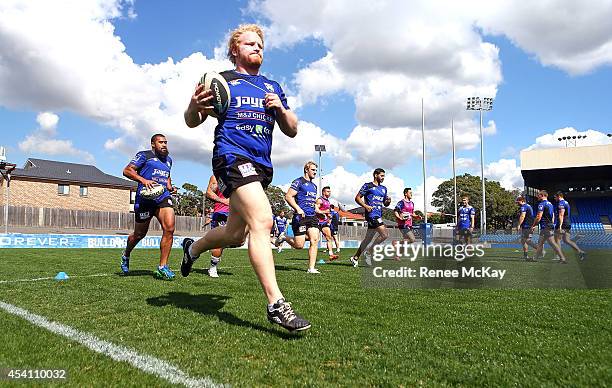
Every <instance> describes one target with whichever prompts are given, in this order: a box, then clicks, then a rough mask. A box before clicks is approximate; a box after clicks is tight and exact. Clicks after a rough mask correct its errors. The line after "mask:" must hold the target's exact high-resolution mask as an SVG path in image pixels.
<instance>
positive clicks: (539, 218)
mask: <svg viewBox="0 0 612 388" xmlns="http://www.w3.org/2000/svg"><path fill="white" fill-rule="evenodd" d="M542 213H543V212H541V211H538V213H537V214H536V216H535V218H534V219H533V224H532V225H531V229H532V230H533V229H535V227H536V226H538V224H539V223H540V220H541V219H542Z"/></svg>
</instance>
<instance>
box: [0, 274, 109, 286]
mask: <svg viewBox="0 0 612 388" xmlns="http://www.w3.org/2000/svg"><path fill="white" fill-rule="evenodd" d="M112 275H113V274H110V273H96V274H93V275H70V278H92V277H100V276H112ZM53 279H55V276H51V277H46V278H34V279H14V280H0V284H2V283H21V282H38V281H41V280H53Z"/></svg>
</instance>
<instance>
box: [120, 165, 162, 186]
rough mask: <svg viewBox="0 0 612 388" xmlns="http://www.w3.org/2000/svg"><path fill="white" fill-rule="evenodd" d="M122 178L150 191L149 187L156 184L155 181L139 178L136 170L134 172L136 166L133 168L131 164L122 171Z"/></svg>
mask: <svg viewBox="0 0 612 388" xmlns="http://www.w3.org/2000/svg"><path fill="white" fill-rule="evenodd" d="M123 176H124V177H126V178H128V179H131V180H133V181H134V182H138V183H141V184H142V185H143V186H145V187H146V188H147V189H150V188H151V187H153V185H156V184H157V182H155V181H151V180H148V179H145V178H143V177H141V176H140V175H139V174H138V170H136V166H134V165H133V164H131V163H130V164H128V165H127V166H125V168H124V169H123Z"/></svg>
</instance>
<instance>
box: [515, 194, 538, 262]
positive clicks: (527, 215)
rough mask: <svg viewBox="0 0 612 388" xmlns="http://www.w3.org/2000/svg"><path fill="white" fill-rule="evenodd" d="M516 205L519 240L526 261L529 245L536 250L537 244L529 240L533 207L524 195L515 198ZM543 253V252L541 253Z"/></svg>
mask: <svg viewBox="0 0 612 388" xmlns="http://www.w3.org/2000/svg"><path fill="white" fill-rule="evenodd" d="M516 203H517V205H519V207H520V210H519V220H518V225H517V230H518V232H519V233H520V234H521V237H520V242H521V245H522V246H523V258H524V259H525V260H527V261H530V260H531V259H529V255H528V252H529V247H532V248H533V249H535V250H537V249H538V246H537V245H536V244H535V243H534V242H533V241H531V235H532V234H533V232H532V230H531V225H532V224H533V208H532V207H531V205H529V204H528V203H527V202H526V201H525V197H523V196H520V197H518V198H517V199H516ZM542 254H543V255H544V252H543V253H542Z"/></svg>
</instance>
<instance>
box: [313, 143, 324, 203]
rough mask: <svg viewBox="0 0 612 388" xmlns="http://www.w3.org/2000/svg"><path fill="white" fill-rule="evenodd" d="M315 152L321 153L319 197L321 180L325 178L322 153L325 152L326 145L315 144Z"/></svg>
mask: <svg viewBox="0 0 612 388" xmlns="http://www.w3.org/2000/svg"><path fill="white" fill-rule="evenodd" d="M315 152H318V153H319V187H318V188H317V191H318V192H319V195H321V193H322V190H321V184H322V183H321V182H322V180H321V179H322V177H323V166H321V153H323V152H325V144H315Z"/></svg>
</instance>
